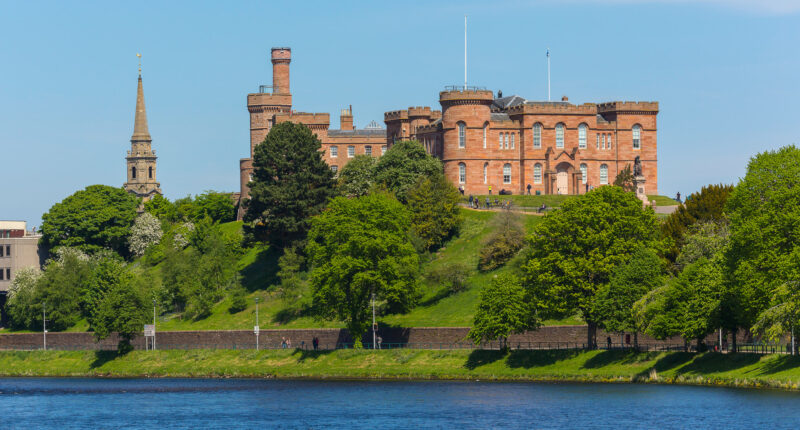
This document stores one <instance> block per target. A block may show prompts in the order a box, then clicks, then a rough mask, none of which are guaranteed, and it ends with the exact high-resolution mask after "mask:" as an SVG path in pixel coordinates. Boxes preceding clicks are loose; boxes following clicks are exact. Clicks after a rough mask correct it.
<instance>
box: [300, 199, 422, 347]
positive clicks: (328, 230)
mask: <svg viewBox="0 0 800 430" xmlns="http://www.w3.org/2000/svg"><path fill="white" fill-rule="evenodd" d="M410 226H411V222H410V217H409V213H408V210H407V209H406V208H405V207H403V205H402V204H400V202H398V201H397V200H396V199H395V198H394V197H392V196H390V195H388V194H386V193H382V192H378V193H373V194H369V195H366V196H363V197H359V198H356V199H347V198H343V197H339V198H336V199H334V200H332V201H331V203H330V205H329V206H328V210H326V211H325V212H323V213H322V214H321V215H319V216H317V217H315V218H314V220H313V224H312V228H311V232H310V233H309V238H308V245H307V252H308V255H309V260H310V262H311V267H312V269H311V277H310V280H311V287H312V292H313V304H314V305H313V307H314V310H315V313H316V314H317V315H318V316H320V317H322V318H327V319H338V320H341V321H345V324H346V326H347V328H348V330H349V331H350V334H351V335H352V336H353V340H354V341H355V343H356V346H357V347H360V346H361V337H362V335H363V334H364V332H365V331H366V330H367V327H368V326H369V321H370V317H371V312H370V308H369V303H370V298H371V297H372V295H373V294H374V295H375V297H376V299H377V300H380V301H385V302H386V307H387V310H388V311H389V312H406V311H408V310H409V309H411V308H412V307H413V306H414V305H415V304H416V301H417V298H418V293H417V275H418V270H419V261H418V257H417V253H416V251H415V250H414V246H413V245H412V244H411V241H410V239H409V237H408V233H407V232H408V229H409V228H410Z"/></svg>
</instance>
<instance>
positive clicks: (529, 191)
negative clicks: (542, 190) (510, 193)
mask: <svg viewBox="0 0 800 430" xmlns="http://www.w3.org/2000/svg"><path fill="white" fill-rule="evenodd" d="M531 188H533V187H531V184H528V195H531Z"/></svg>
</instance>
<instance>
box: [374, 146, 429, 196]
mask: <svg viewBox="0 0 800 430" xmlns="http://www.w3.org/2000/svg"><path fill="white" fill-rule="evenodd" d="M437 173H442V163H441V162H440V161H439V160H438V159H436V158H435V157H433V156H431V155H430V154H428V153H427V152H425V148H424V147H423V146H422V145H421V144H420V143H419V142H417V141H415V140H406V141H402V142H398V143H395V144H394V145H392V147H391V148H389V150H388V151H386V154H383V156H381V158H380V159H379V160H378V165H377V166H375V183H377V184H380V185H383V186H385V187H386V188H387V189H388V190H389V191H391V192H393V193H394V194H395V196H397V199H398V200H400V201H401V202H403V203H405V202H406V197H407V195H408V192H409V190H410V189H411V188H412V187H413V186H414V185H415V184H416V183H417V181H418V180H419V178H420V177H422V176H424V177H432V176H433V175H435V174H437Z"/></svg>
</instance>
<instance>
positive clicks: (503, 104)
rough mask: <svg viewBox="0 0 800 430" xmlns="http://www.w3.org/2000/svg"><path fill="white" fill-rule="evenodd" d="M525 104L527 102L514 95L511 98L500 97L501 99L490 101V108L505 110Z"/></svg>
mask: <svg viewBox="0 0 800 430" xmlns="http://www.w3.org/2000/svg"><path fill="white" fill-rule="evenodd" d="M526 102H527V100H525V99H524V98H522V97H520V96H518V95H516V94H514V95H512V96H508V97H501V98H496V99H494V100H493V101H492V107H493V108H498V109H507V108H510V107H512V106H517V105H521V104H523V103H526Z"/></svg>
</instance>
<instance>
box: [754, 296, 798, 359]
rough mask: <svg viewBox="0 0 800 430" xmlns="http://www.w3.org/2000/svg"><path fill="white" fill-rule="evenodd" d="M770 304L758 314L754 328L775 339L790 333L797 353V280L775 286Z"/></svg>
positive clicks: (793, 352) (793, 349) (792, 349)
mask: <svg viewBox="0 0 800 430" xmlns="http://www.w3.org/2000/svg"><path fill="white" fill-rule="evenodd" d="M770 305H771V306H770V307H768V308H767V309H765V310H764V311H763V312H761V314H760V315H759V316H758V321H756V323H755V325H754V326H753V330H754V331H755V332H760V333H763V334H764V335H765V336H766V337H767V338H768V339H770V340H773V341H776V340H779V339H780V338H782V337H783V336H784V335H785V334H786V333H790V335H791V345H792V346H791V352H792V355H795V354H797V342H796V341H795V331H796V329H797V327H798V324H800V287H799V286H798V283H797V281H790V282H786V283H784V284H781V285H779V286H778V287H777V288H775V291H774V292H773V295H772V301H771V303H770Z"/></svg>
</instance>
